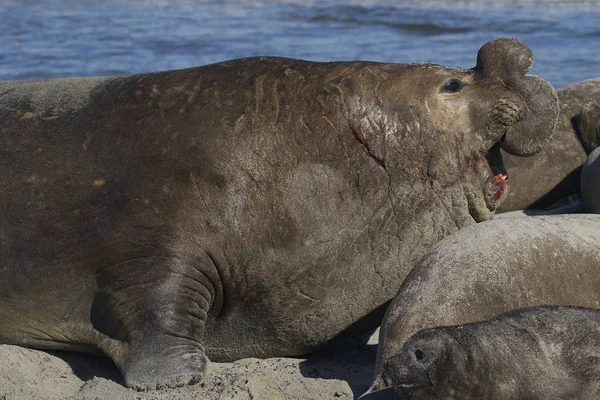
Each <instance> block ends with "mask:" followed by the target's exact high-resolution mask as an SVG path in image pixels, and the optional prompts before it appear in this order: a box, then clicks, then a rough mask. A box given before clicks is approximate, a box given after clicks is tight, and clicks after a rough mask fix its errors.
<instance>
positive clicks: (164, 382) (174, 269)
mask: <svg viewBox="0 0 600 400" xmlns="http://www.w3.org/2000/svg"><path fill="white" fill-rule="evenodd" d="M192 264H196V263H191V262H184V261H181V260H178V259H173V258H167V257H144V258H138V259H134V260H129V261H125V262H122V263H119V264H116V265H113V266H111V267H109V268H106V269H104V270H102V271H100V272H99V273H98V276H97V284H98V291H97V293H96V296H95V297H94V301H93V304H92V315H91V320H92V324H93V325H94V327H95V328H96V329H97V330H99V331H100V332H102V333H104V334H105V335H107V336H109V337H110V338H113V339H117V340H119V341H121V342H122V343H123V347H122V350H121V351H107V354H108V355H109V356H110V357H111V358H112V359H113V361H114V362H115V364H117V366H118V367H119V369H120V370H121V372H122V373H123V376H124V379H125V384H126V386H128V387H132V388H135V389H138V390H147V389H161V388H174V387H179V386H184V385H189V384H193V383H196V382H199V381H200V380H201V379H202V376H203V374H204V370H205V367H206V364H207V361H208V359H207V358H206V356H205V354H204V346H203V337H204V327H205V323H206V318H207V313H208V310H209V308H210V306H211V303H212V301H213V299H214V298H215V291H214V287H215V285H214V282H215V281H214V280H215V279H216V277H215V276H214V274H207V273H206V272H202V271H214V265H212V262H211V261H210V258H209V257H208V256H206V257H205V259H203V260H202V261H201V262H200V264H203V265H193V266H191V265H192ZM217 278H218V276H217ZM101 347H102V346H101ZM105 351H106V349H105Z"/></svg>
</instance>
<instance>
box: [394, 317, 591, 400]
mask: <svg viewBox="0 0 600 400" xmlns="http://www.w3.org/2000/svg"><path fill="white" fill-rule="evenodd" d="M598 332H600V311H599V310H594V309H589V308H579V307H553V306H548V307H533V308H526V309H520V310H515V311H511V312H509V313H507V314H504V315H502V316H500V317H497V318H494V319H491V320H488V321H483V322H476V323H472V324H468V325H460V326H450V327H439V328H432V329H426V330H422V331H420V332H418V333H416V334H415V335H413V336H412V337H411V338H410V339H408V341H407V342H406V343H405V344H404V346H403V348H402V350H401V351H400V352H399V353H398V354H396V355H394V356H393V357H391V358H390V359H389V360H387V362H386V365H385V366H384V374H383V377H384V380H386V382H387V383H388V385H391V386H393V387H394V388H395V390H396V392H398V393H400V394H401V395H402V399H403V400H436V399H440V400H441V399H444V400H453V399H455V400H476V399H477V400H479V399H501V400H523V399H528V400H548V399H578V400H595V399H598V398H600V379H599V377H600V363H598V355H599V354H600V334H598Z"/></svg>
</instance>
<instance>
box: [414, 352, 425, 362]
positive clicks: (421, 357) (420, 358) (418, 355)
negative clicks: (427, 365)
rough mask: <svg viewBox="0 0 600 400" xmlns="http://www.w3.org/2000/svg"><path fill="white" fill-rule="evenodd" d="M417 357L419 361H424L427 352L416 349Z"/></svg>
mask: <svg viewBox="0 0 600 400" xmlns="http://www.w3.org/2000/svg"><path fill="white" fill-rule="evenodd" d="M415 358H416V359H417V361H422V360H423V359H424V358H425V353H423V351H422V350H415Z"/></svg>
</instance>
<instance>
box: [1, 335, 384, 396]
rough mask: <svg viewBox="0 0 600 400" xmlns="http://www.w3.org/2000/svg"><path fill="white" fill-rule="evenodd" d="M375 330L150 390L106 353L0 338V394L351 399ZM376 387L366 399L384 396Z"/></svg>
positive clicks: (368, 361) (365, 372) (372, 350)
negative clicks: (125, 378)
mask: <svg viewBox="0 0 600 400" xmlns="http://www.w3.org/2000/svg"><path fill="white" fill-rule="evenodd" d="M377 337H378V331H377V333H374V334H371V335H365V336H363V337H360V338H356V339H352V340H349V341H346V342H343V343H339V344H336V345H334V346H332V347H331V348H329V349H327V350H325V351H322V352H319V353H317V354H313V355H311V356H310V357H308V358H305V359H299V358H270V359H264V360H260V359H256V358H250V359H244V360H239V361H235V362H232V363H211V364H210V365H209V367H208V374H207V376H206V378H205V380H204V381H203V382H202V383H200V384H198V385H194V386H188V387H185V388H181V389H174V390H161V391H149V392H137V391H135V390H131V389H127V388H125V387H124V386H123V385H122V380H121V375H120V373H119V370H118V369H117V368H116V367H115V366H114V365H113V364H112V363H111V362H110V360H108V359H105V358H100V357H93V356H87V355H83V354H77V353H68V352H58V351H55V352H45V351H40V350H32V349H26V348H22V347H18V346H9V345H0V359H1V360H2V361H3V362H2V363H0V399H1V400H16V399H19V400H21V399H23V400H24V399H27V400H29V399H77V400H80V399H81V400H83V399H86V400H94V399H131V400H133V399H136V400H137V399H144V400H146V399H148V400H150V399H152V400H175V399H181V400H188V399H202V400H216V399H227V400H250V399H255V400H275V399H277V400H297V399H298V400H300V399H302V400H313V399H314V400H323V399H340V400H350V399H354V398H355V397H358V396H359V395H360V394H362V393H363V392H364V391H365V390H366V389H367V388H368V386H369V385H370V384H371V379H372V374H373V368H374V365H375V356H376V353H377ZM382 394H383V393H380V394H379V395H377V396H370V397H369V400H371V399H373V400H375V399H381V400H383V399H385V398H391V397H385V396H384V397H382V396H381V395H382ZM387 395H388V394H386V396H387Z"/></svg>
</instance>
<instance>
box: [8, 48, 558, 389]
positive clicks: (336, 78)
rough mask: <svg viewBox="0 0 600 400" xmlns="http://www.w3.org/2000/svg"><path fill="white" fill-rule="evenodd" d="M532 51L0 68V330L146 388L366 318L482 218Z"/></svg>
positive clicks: (320, 338) (529, 97)
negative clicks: (440, 61)
mask: <svg viewBox="0 0 600 400" xmlns="http://www.w3.org/2000/svg"><path fill="white" fill-rule="evenodd" d="M532 61H533V58H532V54H531V51H530V50H529V49H528V48H527V47H526V46H525V45H523V44H522V43H521V42H519V41H517V40H513V39H498V40H494V41H492V42H489V43H487V44H486V45H484V46H483V47H482V48H481V50H480V51H479V54H478V57H477V66H476V67H475V68H474V69H472V70H456V69H450V68H445V67H442V66H437V65H427V64H417V65H402V64H378V63H370V62H337V63H313V62H307V61H301V60H290V59H282V58H248V59H240V60H233V61H228V62H223V63H219V64H214V65H208V66H205V67H200V68H193V69H188V70H181V71H170V72H160V73H152V74H142V75H134V76H126V77H112V78H93V79H86V78H83V79H65V80H50V81H40V82H6V83H3V84H0V119H1V120H2V121H3V122H2V124H1V126H0V187H1V188H2V191H0V205H1V207H2V219H1V220H0V238H1V241H2V247H1V248H0V251H1V253H0V342H2V343H11V344H20V345H25V346H31V347H41V348H59V349H74V350H82V351H102V352H104V353H105V354H107V355H108V356H109V357H110V358H112V360H113V361H114V362H115V364H116V365H117V366H118V367H119V368H120V370H121V371H122V373H123V375H124V378H125V383H126V385H127V386H130V387H135V388H138V389H146V388H161V387H174V386H179V385H185V384H188V383H193V382H197V381H199V380H200V379H201V377H202V374H203V371H204V367H205V364H206V357H205V355H206V356H208V357H210V358H211V359H213V360H233V359H239V358H244V357H269V356H281V355H297V354H302V353H306V352H309V351H311V350H313V349H315V348H317V347H318V346H320V345H322V344H324V343H326V342H328V341H330V340H331V339H332V338H334V337H336V336H337V335H338V334H340V333H341V332H344V333H345V334H348V333H350V334H352V333H356V332H359V331H364V330H366V329H369V328H371V327H374V326H376V324H377V323H378V322H379V319H378V318H377V317H378V316H379V318H380V317H381V313H380V311H381V310H382V309H383V307H382V305H384V304H385V303H386V302H388V301H389V300H390V299H391V298H392V297H393V294H394V293H395V292H396V290H397V288H398V287H399V286H400V283H401V282H402V280H403V279H404V277H405V276H406V274H407V273H408V272H409V270H410V268H411V267H412V265H413V264H414V263H415V262H416V261H417V260H418V259H419V258H421V256H423V255H424V254H425V252H426V251H427V249H428V248H429V247H431V246H432V245H433V244H435V243H436V242H438V241H439V240H441V239H442V238H443V237H445V236H447V235H448V234H450V233H452V232H455V231H456V230H457V229H459V228H461V227H464V226H467V225H469V224H472V223H474V222H477V221H482V220H486V219H489V218H491V216H492V214H493V211H494V210H495V208H496V207H497V205H498V204H499V202H500V201H501V200H502V199H503V198H504V196H505V193H506V188H507V183H506V181H505V180H503V178H505V175H503V170H502V163H501V159H500V158H499V156H500V152H499V150H500V147H503V148H506V149H508V151H511V152H513V153H514V154H519V155H531V154H534V153H536V152H537V151H539V150H540V149H541V148H542V146H543V145H545V144H546V143H547V142H548V141H549V139H550V136H551V134H552V131H553V129H554V126H555V123H556V118H557V114H558V105H557V98H556V93H555V92H554V90H553V89H552V87H551V86H550V84H548V83H547V82H546V81H544V80H543V79H541V78H538V77H535V76H529V75H526V72H527V71H528V70H529V68H530V67H531V64H532ZM498 143H501V144H498ZM359 287H360V290H356V289H357V288H359ZM359 322H360V323H359Z"/></svg>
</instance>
